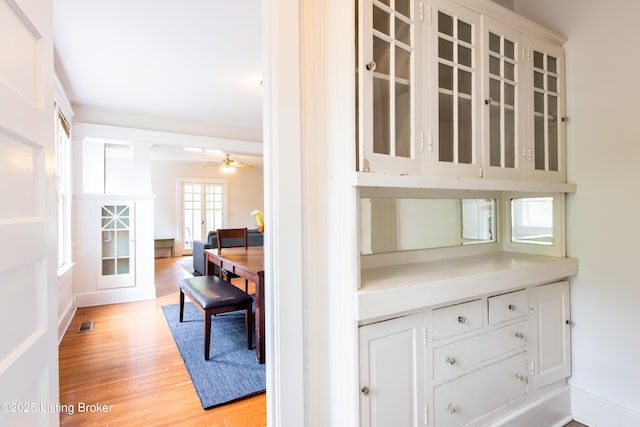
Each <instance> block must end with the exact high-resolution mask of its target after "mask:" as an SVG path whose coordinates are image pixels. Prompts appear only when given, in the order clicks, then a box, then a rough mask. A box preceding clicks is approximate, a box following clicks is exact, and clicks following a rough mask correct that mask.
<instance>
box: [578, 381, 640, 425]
mask: <svg viewBox="0 0 640 427" xmlns="http://www.w3.org/2000/svg"><path fill="white" fill-rule="evenodd" d="M571 413H572V414H573V418H574V419H575V420H576V421H578V422H580V423H583V424H586V425H588V426H593V427H608V426H611V427H614V426H615V427H636V426H639V425H640V412H636V411H634V410H632V409H629V408H625V407H624V406H621V405H619V404H617V403H614V402H611V401H608V400H606V399H603V398H601V397H599V396H596V395H594V394H591V393H589V392H587V391H584V390H582V389H579V388H576V387H571Z"/></svg>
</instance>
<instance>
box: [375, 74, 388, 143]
mask: <svg viewBox="0 0 640 427" xmlns="http://www.w3.org/2000/svg"><path fill="white" fill-rule="evenodd" d="M389 96H390V94H389V81H388V80H383V79H379V78H376V77H374V78H373V152H374V153H379V154H391V135H390V132H391V129H390V124H389V119H390V111H391V106H390V100H389Z"/></svg>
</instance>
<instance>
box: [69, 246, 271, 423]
mask: <svg viewBox="0 0 640 427" xmlns="http://www.w3.org/2000/svg"><path fill="white" fill-rule="evenodd" d="M178 260H179V258H158V259H156V295H157V298H156V299H155V300H153V301H140V302H134V303H125V304H113V305H106V306H100V307H89V308H79V309H78V311H77V313H76V315H75V317H74V319H73V321H72V322H71V326H70V327H69V330H68V331H67V333H66V334H65V336H64V338H63V340H62V343H61V344H60V347H59V360H60V403H61V405H68V406H62V409H63V410H62V411H61V415H60V424H61V425H62V426H161V425H170V426H239V427H240V426H241V427H244V426H248V427H253V426H264V425H266V398H265V394H264V393H263V394H260V395H258V396H254V397H250V398H247V399H243V400H240V401H238V402H235V403H231V404H228V405H224V406H221V407H218V408H213V409H209V410H206V411H205V410H203V409H202V406H201V405H200V400H199V399H198V396H197V394H196V392H195V390H194V388H193V385H192V384H191V379H190V377H189V374H188V372H187V370H186V368H185V366H184V363H183V361H182V358H181V357H180V353H179V352H178V348H177V347H176V345H175V342H174V340H173V337H172V336H171V332H170V331H169V327H168V326H167V322H166V320H165V318H164V315H163V313H162V309H161V307H162V306H163V305H167V304H175V303H177V302H178V282H179V280H180V279H182V278H184V277H189V276H190V274H189V273H187V271H186V270H185V269H184V268H182V267H181V266H180V265H179V264H178V263H177V262H176V261H178ZM237 285H238V286H242V287H243V288H244V281H242V283H238V284H237ZM249 290H250V292H251V284H250V289H249ZM90 320H93V321H94V328H93V331H92V332H84V333H76V330H77V329H78V325H79V324H80V323H81V322H86V321H90ZM96 403H97V404H99V405H107V406H106V407H105V406H101V407H100V408H101V409H106V411H105V412H79V409H82V405H83V404H84V405H85V406H86V407H88V405H93V404H96ZM65 408H66V409H68V408H73V411H71V410H67V411H65V410H64V409H65ZM70 412H73V414H71V413H70Z"/></svg>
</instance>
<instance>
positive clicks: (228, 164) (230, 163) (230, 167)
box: [212, 154, 253, 173]
mask: <svg viewBox="0 0 640 427" xmlns="http://www.w3.org/2000/svg"><path fill="white" fill-rule="evenodd" d="M213 165H220V170H221V171H222V172H223V173H231V172H233V171H235V170H236V168H247V169H250V168H252V167H253V166H251V165H248V164H246V163H242V162H238V161H236V160H233V159H231V158H229V154H227V155H226V158H225V159H224V160H223V161H222V162H220V163H214V164H213ZM213 165H212V166H213Z"/></svg>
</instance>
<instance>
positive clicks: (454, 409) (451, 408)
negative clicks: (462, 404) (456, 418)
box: [447, 403, 457, 414]
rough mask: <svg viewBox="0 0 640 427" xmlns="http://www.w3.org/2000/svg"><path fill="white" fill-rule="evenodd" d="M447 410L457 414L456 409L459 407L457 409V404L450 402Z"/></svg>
mask: <svg viewBox="0 0 640 427" xmlns="http://www.w3.org/2000/svg"><path fill="white" fill-rule="evenodd" d="M447 411H449V413H450V414H455V413H456V411H457V409H456V407H455V406H453V404H452V403H449V404H448V405H447Z"/></svg>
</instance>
